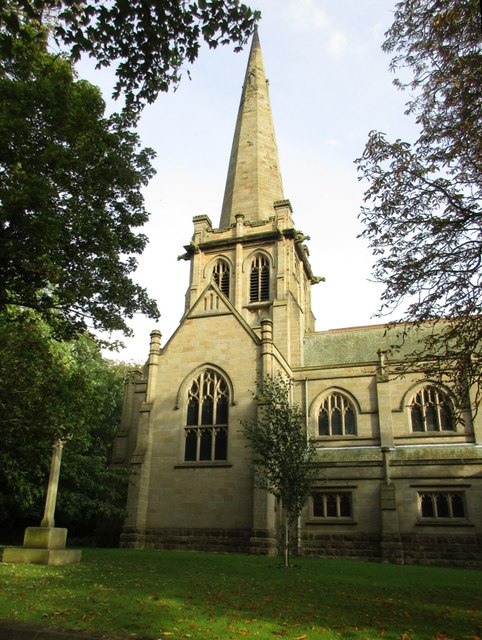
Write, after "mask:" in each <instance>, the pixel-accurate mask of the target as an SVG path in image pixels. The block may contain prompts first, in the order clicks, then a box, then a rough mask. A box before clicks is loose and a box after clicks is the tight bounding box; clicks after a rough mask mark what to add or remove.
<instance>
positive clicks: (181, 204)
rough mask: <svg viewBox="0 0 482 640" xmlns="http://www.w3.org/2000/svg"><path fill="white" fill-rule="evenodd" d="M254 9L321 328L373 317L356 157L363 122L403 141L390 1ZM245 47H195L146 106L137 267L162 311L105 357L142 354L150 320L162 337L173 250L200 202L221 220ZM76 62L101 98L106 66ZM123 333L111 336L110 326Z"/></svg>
mask: <svg viewBox="0 0 482 640" xmlns="http://www.w3.org/2000/svg"><path fill="white" fill-rule="evenodd" d="M249 4H250V6H251V7H253V8H258V9H260V10H261V12H262V19H261V21H260V24H259V37H260V42H261V48H262V52H263V59H264V66H265V72H266V76H267V78H268V79H269V89H270V99H271V107H272V113H273V120H274V126H275V131H276V136H277V143H278V152H279V159H280V166H281V173H282V178H283V185H284V193H285V197H286V198H287V199H289V200H290V201H291V204H292V207H293V217H294V221H295V225H296V228H297V229H300V230H302V231H303V232H304V233H305V234H306V235H308V236H310V238H311V240H310V241H309V242H308V247H309V250H310V261H311V264H312V267H313V272H314V274H315V275H318V276H323V277H324V278H325V279H326V280H325V282H321V283H319V284H317V285H315V286H313V288H312V305H313V312H314V314H315V317H316V319H317V323H316V328H317V330H318V331H322V330H326V329H333V328H342V327H353V326H360V325H366V324H377V323H379V322H382V321H384V320H380V319H379V318H376V317H375V314H376V312H377V310H378V309H379V306H380V295H381V292H382V288H381V286H380V285H378V284H376V283H374V282H373V281H371V270H372V266H373V262H374V258H373V256H372V254H371V251H370V249H369V248H368V246H367V243H366V241H364V240H362V239H360V238H357V236H358V234H359V233H360V232H361V231H362V226H361V223H360V221H359V220H358V214H359V212H360V207H361V206H362V201H363V192H364V191H365V189H366V188H367V186H368V185H367V184H363V183H360V182H359V181H358V177H357V171H356V166H355V164H354V160H355V159H356V158H357V157H359V156H361V155H362V153H363V149H364V146H365V143H366V141H367V138H368V133H369V132H370V131H371V130H373V129H376V130H378V131H383V132H385V133H386V134H387V135H388V137H389V138H391V139H396V138H402V139H407V140H409V139H410V138H411V137H413V123H412V122H411V121H410V119H409V118H408V117H407V116H405V115H404V104H405V102H406V101H407V99H408V96H407V95H406V94H404V93H403V92H400V91H399V90H397V89H396V88H395V87H394V86H393V79H394V75H393V73H391V72H390V71H389V62H390V57H389V56H388V55H387V54H385V53H383V52H382V50H381V45H382V43H383V40H384V33H385V31H386V30H387V29H388V27H389V26H390V24H391V22H392V18H393V10H394V5H395V0H255V1H254V2H252V3H249ZM248 53H249V46H248V47H247V48H245V49H244V51H242V52H240V53H234V51H233V46H229V45H228V46H224V47H220V48H218V49H216V50H214V51H213V50H209V49H207V48H204V49H202V51H201V54H200V56H199V58H198V60H197V61H196V62H195V64H194V65H192V66H190V67H189V71H190V76H191V77H190V78H189V77H188V76H187V75H185V76H184V78H183V80H182V81H181V83H180V85H179V87H178V88H177V90H176V91H175V92H170V93H168V94H162V95H160V96H159V97H158V99H157V101H156V102H155V104H154V105H150V106H148V107H147V108H146V109H145V110H144V113H143V116H142V119H141V122H140V125H139V129H138V131H139V134H140V136H141V140H142V144H143V145H144V146H149V147H152V148H153V149H154V150H155V151H156V153H157V157H156V159H155V160H154V166H155V169H156V171H157V174H156V176H155V177H154V178H153V179H152V180H151V181H150V183H149V185H148V186H147V187H146V188H145V190H144V195H145V199H146V206H147V210H148V211H149V212H150V213H151V218H150V222H149V223H148V224H147V225H146V226H145V227H144V229H143V232H144V233H145V234H146V235H147V236H148V238H149V244H148V247H147V249H146V250H145V251H144V253H143V255H142V256H141V257H140V258H139V267H138V269H137V271H136V273H135V274H134V279H135V280H136V281H137V282H139V283H140V284H141V285H142V286H144V287H145V288H146V289H147V290H148V292H149V294H150V295H151V297H153V298H155V299H156V300H157V302H158V306H159V309H160V312H161V318H160V320H159V321H158V322H157V323H156V322H155V321H153V320H150V319H147V318H145V317H143V316H142V315H139V316H136V317H135V318H134V319H133V320H132V321H131V322H130V326H131V327H132V328H133V330H134V336H133V337H132V338H128V339H126V338H123V342H124V344H125V348H124V349H122V350H120V351H119V352H117V353H116V354H113V353H110V354H108V357H111V358H114V359H118V360H123V361H126V362H132V363H141V362H144V361H145V359H146V357H147V354H148V349H149V334H150V332H151V331H152V330H153V329H159V330H160V331H161V333H162V336H163V338H162V344H165V343H166V342H167V340H168V339H169V337H170V336H171V335H172V333H173V332H174V331H175V329H176V327H177V326H178V324H179V321H180V319H181V317H182V315H183V312H184V296H185V292H186V290H187V287H188V283H189V263H187V262H185V261H178V260H177V257H178V256H179V255H180V254H182V253H184V245H186V244H188V243H189V241H190V240H191V236H192V232H193V227H192V218H193V216H195V215H200V214H206V215H208V216H209V217H210V219H211V221H212V223H213V225H214V226H215V227H217V226H218V224H219V219H220V215H221V204H222V199H223V194H224V186H225V181H226V173H227V168H228V160H229V154H230V149H231V143H232V138H233V133H234V126H235V121H236V116H237V111H238V106H239V99H240V96H241V88H242V83H243V79H244V73H245V69H246V64H247V59H248ZM79 75H80V76H81V77H85V78H87V79H88V80H90V81H92V82H94V83H95V84H99V85H100V86H101V88H102V89H103V91H104V94H105V97H106V98H108V96H109V93H110V87H111V83H112V73H109V72H108V71H107V72H105V71H104V72H100V73H99V72H95V71H94V70H93V65H92V63H89V62H83V63H82V64H81V65H80V66H79ZM114 337H115V338H118V337H119V336H114Z"/></svg>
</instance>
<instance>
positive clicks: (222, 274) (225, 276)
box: [212, 260, 231, 298]
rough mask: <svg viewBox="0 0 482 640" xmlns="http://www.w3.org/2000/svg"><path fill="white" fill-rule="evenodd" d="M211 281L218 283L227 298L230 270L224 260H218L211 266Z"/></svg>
mask: <svg viewBox="0 0 482 640" xmlns="http://www.w3.org/2000/svg"><path fill="white" fill-rule="evenodd" d="M212 277H213V281H214V282H215V283H216V284H217V285H218V287H219V288H220V289H221V291H222V292H223V293H224V295H225V296H226V298H229V284H230V279H231V278H230V272H229V265H228V264H227V262H226V261H225V260H218V261H217V262H216V264H215V265H214V267H213V276H212Z"/></svg>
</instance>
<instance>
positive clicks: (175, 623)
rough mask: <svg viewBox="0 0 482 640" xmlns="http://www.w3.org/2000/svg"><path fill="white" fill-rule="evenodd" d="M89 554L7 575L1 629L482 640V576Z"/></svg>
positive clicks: (337, 563) (10, 568) (329, 563)
mask: <svg viewBox="0 0 482 640" xmlns="http://www.w3.org/2000/svg"><path fill="white" fill-rule="evenodd" d="M295 562H296V565H297V566H296V567H295V568H294V569H288V570H286V569H283V568H280V565H279V560H278V559H274V558H266V557H253V556H241V555H224V554H207V553H206V554H202V553H189V552H178V553H177V552H158V551H134V550H118V549H109V550H100V549H86V550H84V552H83V557H82V562H81V564H79V565H71V566H65V567H45V566H39V565H12V564H0V618H15V619H18V620H30V621H32V620H34V621H40V622H44V623H48V624H55V625H58V626H62V627H79V628H90V629H95V630H100V631H109V630H112V631H122V630H124V631H127V632H129V633H133V634H138V635H143V636H148V637H152V638H162V637H169V636H171V635H172V636H174V637H176V638H179V637H182V638H192V639H193V640H196V639H199V640H200V639H201V638H202V639H205V638H220V639H222V640H224V639H226V640H229V639H231V638H232V639H233V640H237V639H239V638H242V637H247V638H250V637H252V638H258V639H260V640H262V639H267V638H269V639H270V640H273V638H276V637H282V638H283V637H284V638H287V639H295V638H306V639H307V640H315V639H316V640H318V639H323V640H324V639H329V638H337V639H339V638H343V639H346V640H348V639H349V640H361V639H362V638H365V639H372V638H385V639H387V640H422V639H423V640H425V639H430V640H447V639H448V638H450V639H452V638H453V639H456V640H463V639H465V640H469V639H470V640H477V639H478V638H479V635H480V634H482V612H481V610H482V607H481V604H482V595H481V594H482V589H481V587H482V574H481V573H479V572H477V571H470V570H464V569H444V568H438V567H417V566H393V565H384V564H371V563H364V562H356V561H342V560H322V559H317V558H300V559H296V560H295Z"/></svg>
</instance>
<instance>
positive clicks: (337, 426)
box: [318, 393, 356, 436]
mask: <svg viewBox="0 0 482 640" xmlns="http://www.w3.org/2000/svg"><path fill="white" fill-rule="evenodd" d="M318 435H319V436H354V435H356V415H355V408H354V406H353V404H352V403H351V402H350V400H348V398H347V397H346V396H344V395H342V394H341V393H331V394H330V395H329V396H327V397H326V398H325V399H324V401H323V404H322V405H321V407H320V412H319V414H318Z"/></svg>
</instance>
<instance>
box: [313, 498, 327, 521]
mask: <svg viewBox="0 0 482 640" xmlns="http://www.w3.org/2000/svg"><path fill="white" fill-rule="evenodd" d="M323 502H324V500H323V496H322V495H320V494H317V495H315V496H313V515H314V516H315V517H316V518H324V517H325V512H324V509H323Z"/></svg>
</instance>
